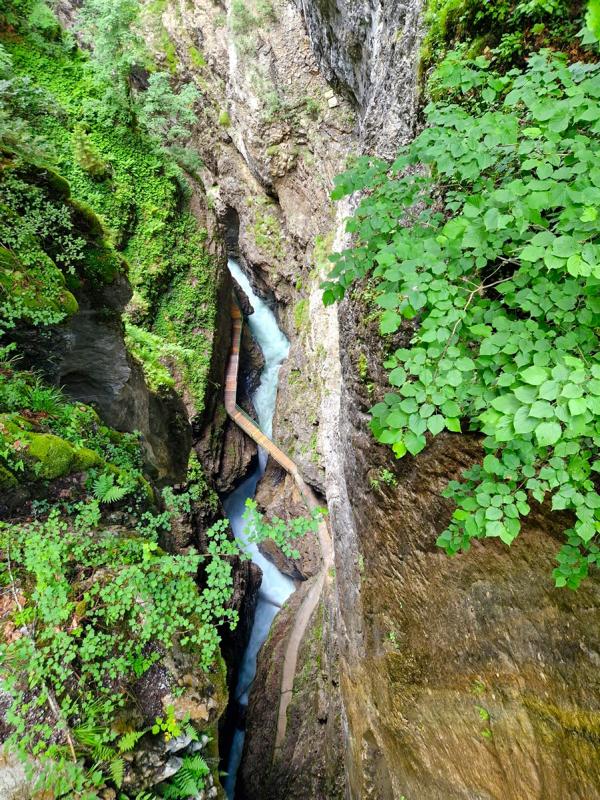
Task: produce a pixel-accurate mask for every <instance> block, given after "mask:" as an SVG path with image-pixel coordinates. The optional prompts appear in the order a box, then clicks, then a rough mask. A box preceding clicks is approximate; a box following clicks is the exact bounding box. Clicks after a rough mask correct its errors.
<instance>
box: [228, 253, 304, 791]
mask: <svg viewBox="0 0 600 800" xmlns="http://www.w3.org/2000/svg"><path fill="white" fill-rule="evenodd" d="M228 265H229V271H230V272H231V274H232V275H233V277H234V278H235V279H236V281H237V282H238V284H239V285H240V286H241V287H242V289H243V290H244V292H245V294H246V296H247V297H248V299H249V300H250V303H251V304H252V307H253V308H254V313H253V314H251V315H250V316H249V317H248V325H249V326H250V330H251V331H252V335H253V336H254V338H255V339H256V341H257V342H258V345H259V347H260V349H261V350H262V353H263V356H264V359H265V366H264V368H263V371H262V372H261V375H260V384H259V386H258V389H257V390H256V392H255V393H254V395H253V397H252V402H253V404H254V408H255V410H256V414H257V416H258V423H259V426H260V429H261V430H262V432H263V433H264V434H265V435H266V436H269V437H271V435H272V430H273V414H274V412H275V402H276V400H277V383H278V380H279V370H280V367H281V363H282V361H284V359H285V358H287V354H288V351H289V348H290V344H289V342H288V340H287V339H286V337H285V336H284V335H283V333H282V332H281V331H280V330H279V327H278V325H277V320H276V319H275V315H274V314H273V312H272V311H271V309H270V308H269V307H268V306H267V304H266V303H265V302H264V301H263V300H261V299H260V297H257V296H256V295H255V294H254V291H253V289H252V286H251V285H250V282H249V280H248V278H247V277H246V276H245V274H244V273H243V272H242V270H241V269H240V267H239V265H238V264H237V263H236V262H235V261H233V260H232V259H229V261H228ZM266 461H267V454H266V453H265V452H264V451H262V450H260V452H259V463H258V466H257V468H256V470H255V471H254V473H253V474H252V475H250V477H248V478H247V479H246V480H245V481H244V482H243V483H242V484H240V486H238V488H237V489H236V490H235V492H232V493H231V494H230V495H229V497H227V498H226V500H224V502H223V506H224V508H225V513H226V514H227V516H228V518H229V522H230V524H231V529H232V530H233V533H234V534H235V537H236V539H239V540H240V541H242V542H244V545H245V547H246V549H247V551H248V552H249V553H250V555H251V557H252V561H253V562H254V563H255V564H258V566H259V567H260V568H261V570H262V573H263V577H262V583H261V586H260V592H259V595H258V603H257V605H256V614H255V616H254V622H253V625H252V631H251V633H250V641H249V642H248V646H247V648H246V651H245V653H244V656H243V658H242V663H241V664H240V666H239V671H238V681H237V686H236V690H235V700H236V701H237V702H238V703H239V704H240V705H242V706H245V705H248V694H249V692H250V687H251V685H252V681H253V680H254V676H255V674H256V659H257V656H258V651H259V650H260V648H261V646H262V644H263V642H264V641H265V639H266V638H267V635H268V633H269V628H270V627H271V623H272V622H273V619H274V618H275V615H276V614H277V612H278V611H279V608H280V606H281V605H282V603H284V602H285V600H287V598H288V597H289V596H290V594H291V593H292V592H293V591H294V582H293V581H292V580H291V578H288V577H287V576H286V575H282V573H281V572H279V570H278V569H277V567H275V565H274V564H272V563H271V562H270V561H268V560H267V559H266V558H265V557H264V556H263V555H262V554H261V553H260V551H259V549H258V547H257V545H256V544H253V543H252V542H248V540H247V535H246V531H245V523H244V520H243V519H242V515H243V513H244V508H245V503H246V500H247V499H248V498H249V497H254V493H255V491H256V484H257V483H258V481H259V479H260V478H261V476H262V475H263V473H264V471H265V465H266ZM243 746H244V731H243V730H241V729H237V730H236V732H235V735H234V738H233V742H232V745H231V751H230V754H229V763H228V765H227V778H226V780H225V791H226V793H227V797H228V798H229V800H233V796H234V793H235V781H236V776H237V770H238V767H239V765H240V761H241V758H242V749H243Z"/></svg>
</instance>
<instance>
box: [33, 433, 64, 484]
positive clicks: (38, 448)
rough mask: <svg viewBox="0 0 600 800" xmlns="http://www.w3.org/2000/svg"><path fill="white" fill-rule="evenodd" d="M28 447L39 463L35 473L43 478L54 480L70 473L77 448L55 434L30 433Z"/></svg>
mask: <svg viewBox="0 0 600 800" xmlns="http://www.w3.org/2000/svg"><path fill="white" fill-rule="evenodd" d="M27 446H28V451H29V455H30V456H31V458H33V459H34V460H35V461H36V462H37V464H36V466H35V471H36V473H37V474H38V475H39V476H40V477H41V478H47V479H48V480H52V479H53V478H60V477H61V476H62V475H66V474H67V473H68V472H70V470H71V466H72V464H73V461H74V459H75V448H74V447H73V445H72V444H70V443H69V442H67V441H65V440H64V439H61V438H60V437H59V436H54V434H53V433H28V434H27Z"/></svg>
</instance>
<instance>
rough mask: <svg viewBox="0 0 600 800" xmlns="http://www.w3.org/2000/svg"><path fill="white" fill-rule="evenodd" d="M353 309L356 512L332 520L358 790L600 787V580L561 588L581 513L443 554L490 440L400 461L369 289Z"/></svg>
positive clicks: (414, 792)
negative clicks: (566, 552) (452, 485)
mask: <svg viewBox="0 0 600 800" xmlns="http://www.w3.org/2000/svg"><path fill="white" fill-rule="evenodd" d="M355 301H356V298H355ZM340 321H341V334H342V351H343V353H344V356H343V359H342V364H343V370H344V375H345V385H344V391H343V394H342V406H341V410H340V419H342V420H344V422H343V428H342V431H341V435H342V441H344V442H345V444H344V448H343V456H342V457H343V463H344V476H345V483H346V489H347V492H348V496H349V497H350V498H351V504H350V512H351V518H350V524H344V525H341V524H339V521H337V520H336V518H334V520H333V523H334V528H335V536H336V577H337V586H338V597H339V603H340V617H341V619H340V627H339V629H340V631H343V632H344V635H343V636H342V637H340V639H339V642H340V647H341V650H342V656H341V667H340V669H341V685H342V693H343V699H344V707H345V712H346V714H347V720H348V725H349V731H350V736H349V739H348V743H349V751H348V753H347V767H348V777H349V792H350V796H351V797H353V798H366V797H377V798H380V797H381V798H397V797H399V796H401V795H405V796H406V797H427V798H428V800H429V798H432V800H437V799H438V798H439V800H442V799H444V800H445V799H446V798H451V799H452V800H454V798H456V799H457V800H458V799H459V798H461V799H462V798H464V799H465V800H467V798H468V799H469V800H470V799H471V798H474V797H478V798H486V800H487V799H488V798H490V799H491V798H493V799H494V800H495V799H496V798H498V799H499V798H514V800H517V798H524V797H528V798H529V797H531V798H540V799H541V798H547V797H565V798H577V799H579V798H584V797H590V798H591V797H600V771H599V770H598V766H597V765H598V758H597V756H598V749H599V746H600V744H599V743H600V739H599V738H598V733H597V731H598V729H597V727H596V726H597V724H598V703H597V698H598V677H597V674H598V673H597V665H598V662H599V659H600V656H599V653H600V638H599V636H598V622H599V617H600V612H599V610H598V608H599V602H600V584H599V582H598V581H597V580H595V579H593V580H590V581H588V582H587V584H584V585H583V586H582V587H581V589H580V590H579V591H578V592H575V593H572V592H565V591H564V590H560V589H556V588H555V587H554V586H553V580H552V576H551V572H552V568H553V559H554V555H555V553H556V551H557V550H558V547H559V542H560V531H561V530H562V529H564V527H566V526H567V525H568V520H565V519H564V518H562V519H561V517H560V515H558V516H557V515H552V514H551V513H549V512H548V510H547V509H546V508H539V507H538V508H536V509H535V510H534V512H533V513H532V515H531V516H530V518H529V520H528V521H527V524H526V525H525V526H524V529H523V532H522V534H521V535H520V536H519V538H518V539H517V540H516V541H515V543H514V544H513V546H512V547H511V548H510V549H509V548H507V547H505V546H503V545H502V544H501V543H499V542H494V541H487V542H485V543H477V544H475V545H474V546H473V548H472V549H471V551H470V552H469V553H466V554H463V555H460V556H457V557H455V558H452V559H450V558H448V557H447V556H446V555H444V554H443V553H442V552H441V551H440V550H439V549H438V548H437V547H436V545H435V540H436V538H437V536H438V535H439V533H440V532H441V531H442V530H443V529H444V527H445V526H446V525H447V523H448V521H449V518H450V514H451V511H452V506H451V504H450V503H449V501H447V500H445V499H444V498H442V497H441V495H440V493H441V491H442V489H443V488H444V486H445V485H446V484H447V482H448V481H449V480H450V479H453V478H457V477H458V476H459V475H460V473H461V471H462V470H463V469H465V468H468V467H469V466H470V465H472V464H473V463H475V462H476V461H477V460H479V459H480V458H481V456H482V453H481V449H480V445H479V441H478V439H477V438H476V437H469V436H460V435H454V434H444V435H441V436H438V437H437V438H436V439H435V440H433V441H432V442H431V443H430V445H429V446H428V448H427V449H426V450H425V451H424V452H423V453H421V454H420V455H419V457H418V458H417V459H413V458H410V457H407V458H405V459H403V460H402V461H400V462H395V461H394V459H393V458H392V457H391V454H390V453H389V451H388V449H387V448H385V447H382V446H379V445H377V444H376V443H375V442H374V440H373V439H372V437H371V435H370V433H369V431H368V429H367V417H366V411H367V409H368V407H369V405H371V404H372V403H373V402H374V401H376V400H377V399H378V396H377V392H383V391H384V390H385V385H384V384H382V383H379V384H377V383H376V389H375V397H373V390H372V388H371V390H369V388H368V384H371V385H372V382H373V381H375V382H377V381H379V379H380V376H379V375H378V373H377V369H376V368H375V367H374V365H375V364H379V363H381V360H380V353H378V349H379V348H380V347H381V340H380V338H379V337H378V335H377V333H376V331H375V330H374V329H371V330H369V326H368V325H365V323H364V314H363V313H362V312H361V308H360V303H356V302H355V303H353V304H352V305H350V304H347V305H345V306H344V307H343V309H342V310H341V313H340ZM360 352H363V353H366V354H367V357H368V363H369V375H368V376H365V378H363V379H361V378H360V376H359V375H358V373H357V370H356V359H357V356H358V355H359V353H360ZM382 469H389V470H390V471H391V472H392V474H393V481H390V483H384V482H382V481H380V480H378V477H377V476H378V475H380V474H381V470H382Z"/></svg>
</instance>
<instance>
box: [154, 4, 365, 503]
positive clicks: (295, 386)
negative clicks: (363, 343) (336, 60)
mask: <svg viewBox="0 0 600 800" xmlns="http://www.w3.org/2000/svg"><path fill="white" fill-rule="evenodd" d="M271 6H272V7H271V8H270V10H268V13H267V12H266V11H265V8H266V7H267V5H266V4H256V3H253V2H252V0H249V2H247V3H245V5H244V8H245V12H244V13H242V12H240V10H239V9H240V4H233V3H231V2H227V3H225V4H224V5H218V4H211V3H201V2H199V0H198V1H197V2H192V3H189V2H184V0H181V1H180V2H172V3H170V4H169V5H168V6H167V8H166V10H165V11H164V13H163V15H162V26H163V27H164V30H165V31H166V32H167V35H168V37H169V38H170V41H171V43H172V44H173V45H174V47H175V51H176V56H177V66H176V72H177V75H178V76H180V77H181V78H183V79H185V80H192V81H194V82H195V83H196V85H197V86H198V88H199V90H200V91H201V93H202V102H201V104H200V113H201V115H202V118H201V121H200V122H199V124H198V126H197V129H196V133H195V136H194V141H193V146H194V147H195V148H196V149H197V150H198V152H199V153H200V154H201V156H202V159H203V162H204V169H203V170H202V173H201V177H202V182H203V185H204V190H205V191H206V193H207V195H208V197H209V199H210V201H211V204H212V205H213V207H214V210H215V212H216V214H217V215H218V216H219V217H220V219H221V220H222V222H223V224H224V225H225V226H226V227H227V228H228V230H229V231H230V239H231V241H230V242H229V248H230V250H231V249H234V250H236V251H237V252H236V255H237V257H238V258H239V261H240V263H241V265H242V267H243V268H244V269H246V270H247V272H248V274H249V275H250V277H251V280H252V282H253V284H254V286H255V288H256V289H257V290H258V291H259V293H260V294H261V295H262V296H264V297H266V298H267V299H268V298H272V299H273V300H274V301H276V302H277V310H278V314H279V321H280V324H281V326H282V327H283V329H284V331H285V332H286V334H287V335H288V337H289V338H290V340H291V345H292V346H291V351H290V357H289V359H288V361H287V362H286V364H285V365H284V367H283V369H282V372H281V381H280V387H281V389H280V396H279V402H278V410H277V416H276V419H275V424H274V438H275V439H276V441H277V442H278V443H279V444H280V445H281V446H282V447H283V449H284V450H285V451H286V452H288V453H290V455H292V456H293V457H294V458H295V459H296V460H297V461H298V463H299V464H300V467H301V469H302V473H303V474H304V475H305V477H306V478H307V480H308V481H309V482H310V483H312V484H313V485H315V486H320V487H322V486H323V481H324V472H323V466H322V453H321V452H320V451H319V446H318V440H319V433H318V428H319V404H320V393H321V388H322V387H321V385H320V383H319V381H318V380H317V379H316V378H315V374H316V373H317V372H318V369H316V370H315V369H311V365H312V364H313V363H314V361H316V360H318V359H319V358H320V359H321V360H322V347H321V351H319V352H315V350H314V348H312V347H311V346H307V344H306V340H307V339H310V315H309V313H308V303H309V298H310V295H311V292H312V290H313V289H314V287H315V286H316V285H317V284H318V281H319V269H318V268H317V267H316V263H315V259H314V258H313V253H312V250H313V246H314V243H315V240H316V239H317V237H321V240H322V242H323V243H325V242H326V240H327V239H328V236H330V234H331V232H332V229H333V226H334V224H335V223H334V218H333V213H332V207H331V202H330V200H329V192H330V189H331V186H332V182H333V177H334V175H335V174H337V172H339V171H340V169H341V168H342V167H343V164H344V163H345V160H346V157H347V156H348V155H349V154H350V151H351V148H352V146H353V141H354V139H353V136H352V129H353V125H354V114H353V110H352V107H351V105H350V104H349V103H348V102H347V101H346V100H345V99H344V98H343V97H341V96H337V95H336V93H335V92H334V91H333V90H332V89H330V87H329V86H328V85H327V83H326V82H325V80H324V79H323V76H322V75H321V73H320V71H319V67H318V63H317V60H316V58H315V56H314V55H313V53H312V51H311V47H310V43H309V40H308V37H307V35H306V31H305V29H304V26H303V21H302V17H301V15H300V13H299V12H298V11H297V9H296V8H295V7H294V6H293V5H292V4H289V3H287V2H282V1H281V0H275V2H273V3H272V4H271ZM150 35H152V34H150ZM153 35H154V36H155V37H156V41H155V49H156V51H157V52H158V53H159V57H160V50H161V45H160V34H157V33H154V34H153ZM232 231H234V234H233V235H232V233H231V232H232ZM321 249H322V250H324V249H325V244H324V245H323V247H322V248H321Z"/></svg>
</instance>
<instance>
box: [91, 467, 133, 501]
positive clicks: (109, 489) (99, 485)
mask: <svg viewBox="0 0 600 800" xmlns="http://www.w3.org/2000/svg"><path fill="white" fill-rule="evenodd" d="M93 486H94V497H95V498H96V500H99V501H100V502H101V503H116V502H117V500H122V499H123V498H124V497H125V495H126V494H127V493H128V492H129V489H128V488H127V487H125V486H115V476H114V475H111V473H109V472H103V473H102V474H101V475H99V476H98V477H97V478H96V480H95V481H94V484H93Z"/></svg>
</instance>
